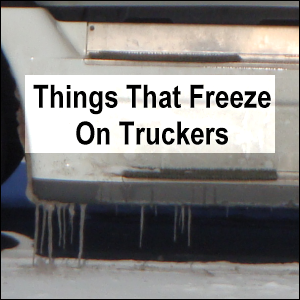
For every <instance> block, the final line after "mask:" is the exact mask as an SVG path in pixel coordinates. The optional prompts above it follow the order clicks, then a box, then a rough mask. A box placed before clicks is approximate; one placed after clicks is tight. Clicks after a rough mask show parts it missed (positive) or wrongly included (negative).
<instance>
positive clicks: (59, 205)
mask: <svg viewBox="0 0 300 300" xmlns="http://www.w3.org/2000/svg"><path fill="white" fill-rule="evenodd" d="M56 207H57V219H58V230H59V238H58V246H59V247H61V237H62V225H61V204H56Z"/></svg>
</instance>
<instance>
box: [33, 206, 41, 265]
mask: <svg viewBox="0 0 300 300" xmlns="http://www.w3.org/2000/svg"><path fill="white" fill-rule="evenodd" d="M39 222H40V204H39V203H36V205H35V230H34V246H33V257H32V265H33V266H34V262H35V255H36V252H37V243H38V238H39Z"/></svg>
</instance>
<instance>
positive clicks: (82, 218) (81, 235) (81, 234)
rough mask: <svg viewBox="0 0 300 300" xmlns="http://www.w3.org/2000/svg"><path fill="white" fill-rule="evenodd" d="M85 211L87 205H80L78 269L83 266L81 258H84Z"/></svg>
mask: <svg viewBox="0 0 300 300" xmlns="http://www.w3.org/2000/svg"><path fill="white" fill-rule="evenodd" d="M85 210H86V204H81V205H80V229H79V253H78V267H80V266H81V258H82V252H83V241H84V221H85Z"/></svg>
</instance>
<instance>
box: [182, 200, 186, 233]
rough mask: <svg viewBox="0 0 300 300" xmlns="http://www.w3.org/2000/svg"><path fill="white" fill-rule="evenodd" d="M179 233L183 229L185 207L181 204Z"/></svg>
mask: <svg viewBox="0 0 300 300" xmlns="http://www.w3.org/2000/svg"><path fill="white" fill-rule="evenodd" d="M181 216H182V218H181V233H183V231H184V223H185V207H184V205H182V206H181Z"/></svg>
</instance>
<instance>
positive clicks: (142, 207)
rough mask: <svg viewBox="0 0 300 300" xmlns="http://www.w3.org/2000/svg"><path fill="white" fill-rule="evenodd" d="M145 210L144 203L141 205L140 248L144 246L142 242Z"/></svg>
mask: <svg viewBox="0 0 300 300" xmlns="http://www.w3.org/2000/svg"><path fill="white" fill-rule="evenodd" d="M144 212H145V208H144V206H143V205H142V206H141V221H140V248H142V242H143V233H144Z"/></svg>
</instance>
